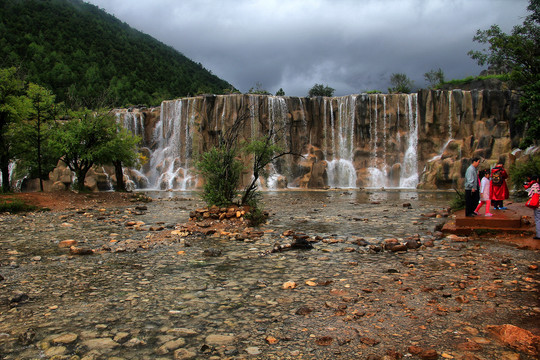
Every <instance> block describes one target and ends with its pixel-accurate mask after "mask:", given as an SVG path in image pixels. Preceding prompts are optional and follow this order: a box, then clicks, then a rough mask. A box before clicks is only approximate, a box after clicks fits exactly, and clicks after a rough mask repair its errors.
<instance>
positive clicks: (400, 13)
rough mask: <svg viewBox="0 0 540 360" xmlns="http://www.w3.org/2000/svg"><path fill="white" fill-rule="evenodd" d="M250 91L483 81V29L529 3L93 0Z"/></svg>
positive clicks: (515, 18) (296, 92) (510, 18)
mask: <svg viewBox="0 0 540 360" xmlns="http://www.w3.org/2000/svg"><path fill="white" fill-rule="evenodd" d="M89 2H91V3H93V4H95V5H98V6H99V7H101V8H103V9H104V10H106V11H107V12H109V13H111V14H113V15H115V16H116V17H117V18H119V19H120V20H122V21H125V22H127V23H128V24H130V25H131V26H132V27H134V28H136V29H138V30H141V31H143V32H145V33H148V34H150V35H152V36H153V37H155V38H157V39H158V40H160V41H162V42H163V43H165V44H168V45H171V46H173V47H174V48H176V49H177V50H178V51H180V52H181V53H183V54H184V55H186V56H187V57H189V58H190V59H192V60H194V61H196V62H200V63H201V64H203V66H204V67H205V68H206V69H209V70H211V71H212V72H213V73H214V74H216V75H217V76H219V77H221V78H223V79H225V80H227V81H228V82H230V83H232V84H233V85H234V86H235V87H237V88H238V89H239V90H240V91H242V92H246V91H248V90H249V89H250V88H251V87H254V86H255V85H256V83H261V84H262V86H263V88H264V89H266V90H268V91H270V92H272V93H275V92H276V91H277V90H278V89H279V88H283V90H285V92H286V94H287V95H291V96H305V95H306V94H307V92H308V90H309V89H310V88H311V87H312V86H313V85H314V84H316V83H319V84H321V83H322V84H325V85H328V86H330V87H333V88H334V89H336V93H335V94H336V95H346V94H352V93H359V92H362V91H365V90H374V89H376V90H382V91H385V90H387V88H388V87H389V85H390V84H389V79H390V75H391V74H392V73H397V72H399V73H405V74H407V76H409V77H410V78H411V79H412V80H413V81H414V82H415V85H416V86H418V87H423V86H425V81H424V77H423V74H424V73H425V72H427V71H429V70H431V69H437V68H441V69H442V70H443V71H444V73H445V75H446V78H447V79H452V78H456V79H457V78H463V77H466V76H470V75H477V74H478V73H479V72H480V70H481V68H480V67H478V66H477V65H476V63H475V62H474V61H473V60H471V59H470V58H469V56H468V55H467V52H468V51H469V50H471V49H476V48H478V47H479V45H478V44H476V43H473V42H472V37H473V36H474V35H475V33H476V30H477V29H487V28H488V27H489V26H491V25H492V24H498V25H499V26H500V27H501V28H502V29H503V31H510V30H511V28H512V26H513V25H516V24H520V23H522V22H523V17H524V16H525V15H526V14H527V13H526V7H527V5H528V1H527V0H356V1H353V0H350V1H349V0H313V1H308V0H304V1H301V0H288V1H277V0H273V1H271V0H237V1H218V0H182V1H173V0H90V1H89Z"/></svg>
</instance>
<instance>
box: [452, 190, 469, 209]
mask: <svg viewBox="0 0 540 360" xmlns="http://www.w3.org/2000/svg"><path fill="white" fill-rule="evenodd" d="M454 191H455V192H456V195H455V196H454V198H453V199H452V201H451V202H450V208H451V209H452V210H453V211H458V210H461V209H465V192H464V191H463V192H462V191H459V190H457V189H454Z"/></svg>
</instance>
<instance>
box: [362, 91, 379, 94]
mask: <svg viewBox="0 0 540 360" xmlns="http://www.w3.org/2000/svg"><path fill="white" fill-rule="evenodd" d="M365 93H366V94H382V91H379V90H369V91H366V92H365Z"/></svg>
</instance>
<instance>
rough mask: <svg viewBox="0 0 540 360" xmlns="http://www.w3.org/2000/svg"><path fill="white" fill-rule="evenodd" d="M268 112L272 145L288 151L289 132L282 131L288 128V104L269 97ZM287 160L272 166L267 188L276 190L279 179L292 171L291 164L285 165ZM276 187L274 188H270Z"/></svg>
mask: <svg viewBox="0 0 540 360" xmlns="http://www.w3.org/2000/svg"><path fill="white" fill-rule="evenodd" d="M268 112H269V114H268V115H269V121H270V124H269V131H271V135H272V136H271V140H272V145H278V146H281V147H282V148H283V149H288V148H289V144H290V139H289V137H288V136H287V135H289V131H282V130H285V129H286V128H287V126H288V125H289V124H288V117H287V114H288V113H289V109H288V107H287V102H286V101H285V99H284V98H283V97H281V96H269V97H268ZM279 134H283V138H278V137H277V135H279ZM285 161H286V159H276V160H274V161H273V162H272V164H270V166H269V169H268V177H267V179H266V180H267V181H266V184H267V187H268V188H270V189H273V188H275V186H276V184H277V179H278V178H279V177H280V176H283V175H284V174H285V173H286V172H287V170H289V171H290V168H291V166H290V164H287V163H285ZM270 186H274V187H270Z"/></svg>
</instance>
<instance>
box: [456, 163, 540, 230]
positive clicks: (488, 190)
mask: <svg viewBox="0 0 540 360" xmlns="http://www.w3.org/2000/svg"><path fill="white" fill-rule="evenodd" d="M478 165H480V158H477V157H475V158H473V159H472V164H471V165H470V166H469V167H468V168H467V171H466V172H465V216H477V215H479V214H480V209H481V208H482V206H484V205H485V207H486V208H485V213H484V216H493V214H492V213H491V206H493V209H494V210H506V207H505V206H504V204H503V201H504V200H506V199H508V197H509V195H510V192H509V191H508V185H507V184H506V179H507V178H508V173H507V172H506V170H505V169H504V167H503V164H500V163H499V164H497V165H496V166H495V167H494V168H493V169H491V170H490V169H484V170H482V171H480V176H479V174H478ZM480 179H482V180H480ZM539 184H540V178H539V176H538V175H534V176H531V177H530V180H529V181H528V182H527V183H526V184H525V185H524V187H525V189H526V190H527V192H528V194H529V197H531V196H532V195H533V194H535V193H540V185H539ZM534 221H535V223H536V236H535V237H534V239H540V208H535V209H534Z"/></svg>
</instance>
